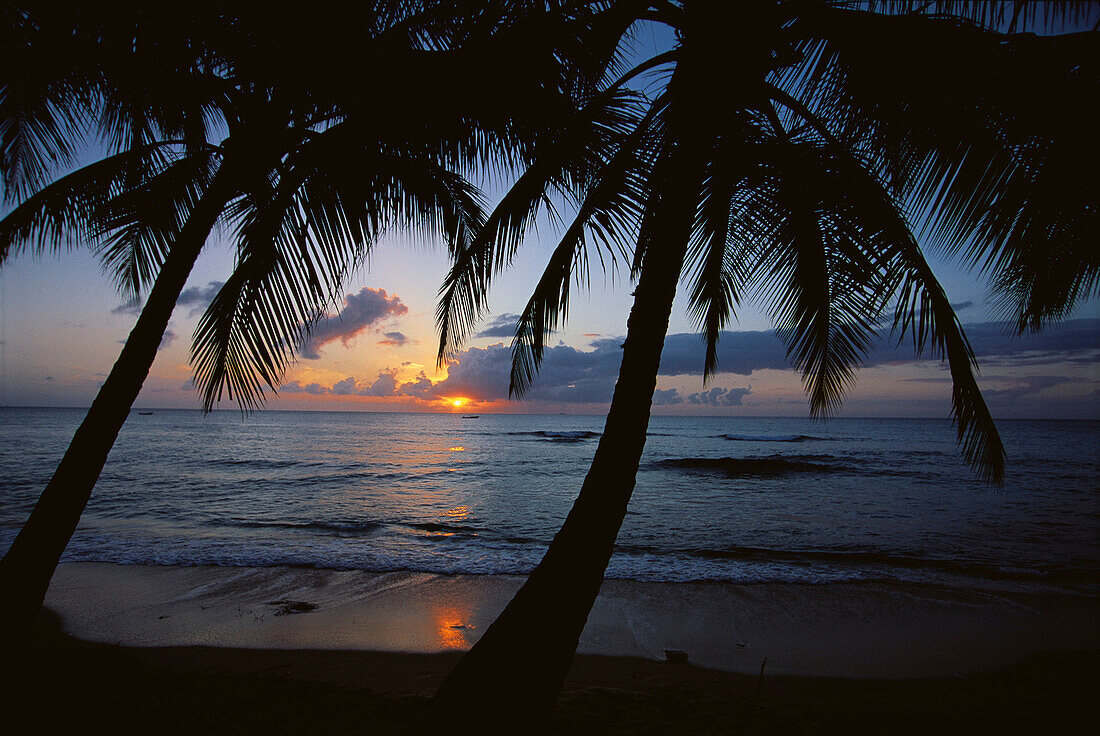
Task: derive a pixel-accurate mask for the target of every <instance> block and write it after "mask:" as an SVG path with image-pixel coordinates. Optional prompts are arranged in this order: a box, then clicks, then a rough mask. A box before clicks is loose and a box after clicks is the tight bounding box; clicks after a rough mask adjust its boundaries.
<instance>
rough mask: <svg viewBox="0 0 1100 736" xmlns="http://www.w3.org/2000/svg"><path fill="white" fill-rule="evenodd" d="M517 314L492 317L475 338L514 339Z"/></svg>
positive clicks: (517, 319)
mask: <svg viewBox="0 0 1100 736" xmlns="http://www.w3.org/2000/svg"><path fill="white" fill-rule="evenodd" d="M518 321H519V315H518V314H502V315H500V316H499V317H494V318H493V319H492V320H491V321H490V322H489V324H487V325H486V326H485V328H484V329H483V330H481V331H480V332H478V333H477V335H476V336H475V337H515V334H516V322H518Z"/></svg>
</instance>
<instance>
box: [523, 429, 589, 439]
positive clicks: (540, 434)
mask: <svg viewBox="0 0 1100 736" xmlns="http://www.w3.org/2000/svg"><path fill="white" fill-rule="evenodd" d="M508 434H510V435H520V436H526V437H537V438H539V439H543V440H548V441H550V442H583V441H584V440H590V439H592V438H594V437H599V436H600V433H599V432H590V431H588V430H583V429H582V430H576V431H564V430H563V431H551V430H547V429H540V430H536V431H534V432H509V433H508Z"/></svg>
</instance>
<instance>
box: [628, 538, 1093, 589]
mask: <svg viewBox="0 0 1100 736" xmlns="http://www.w3.org/2000/svg"><path fill="white" fill-rule="evenodd" d="M615 552H616V554H626V555H657V556H661V555H673V556H683V557H687V558H696V559H704V560H728V561H730V562H746V563H757V564H769V563H782V564H788V565H797V566H799V567H803V566H805V567H811V568H818V567H820V566H821V565H828V566H831V567H836V568H842V569H850V570H853V571H862V572H863V573H864V574H866V573H871V572H874V571H878V572H883V571H886V570H895V571H901V570H913V571H920V570H926V571H937V572H944V573H952V574H956V575H965V576H969V577H977V578H986V579H992V580H997V579H1007V580H1011V579H1046V580H1051V581H1060V582H1091V583H1096V582H1100V569H1098V568H1096V567H1091V566H1073V565H1069V564H1065V565H1030V566H1026V567H1025V566H1020V565H1013V564H1006V563H998V562H992V561H982V560H966V559H948V558H942V557H916V556H913V555H906V554H902V553H899V552H889V551H884V550H877V551H876V550H870V549H860V548H834V549H805V550H781V549H769V548H763V547H739V546H735V545H731V546H729V547H724V548H721V549H683V548H679V549H677V548H661V547H656V546H651V545H631V544H616V545H615Z"/></svg>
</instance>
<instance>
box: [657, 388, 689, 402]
mask: <svg viewBox="0 0 1100 736" xmlns="http://www.w3.org/2000/svg"><path fill="white" fill-rule="evenodd" d="M682 403H684V397H683V396H681V395H680V392H679V391H677V390H676V389H674V388H667V389H666V388H659V389H657V390H656V391H654V392H653V405H654V406H669V405H671V404H682Z"/></svg>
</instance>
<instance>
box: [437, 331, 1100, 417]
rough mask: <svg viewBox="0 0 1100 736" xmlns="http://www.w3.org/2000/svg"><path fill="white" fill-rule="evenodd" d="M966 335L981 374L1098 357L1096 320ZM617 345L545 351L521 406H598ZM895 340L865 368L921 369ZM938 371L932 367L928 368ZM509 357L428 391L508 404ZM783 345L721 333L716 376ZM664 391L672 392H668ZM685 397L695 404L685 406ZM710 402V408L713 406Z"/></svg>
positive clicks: (680, 367) (507, 352) (670, 353)
mask: <svg viewBox="0 0 1100 736" xmlns="http://www.w3.org/2000/svg"><path fill="white" fill-rule="evenodd" d="M965 329H966V333H967V336H968V338H969V340H970V343H971V345H972V346H973V347H974V350H975V352H976V354H977V355H978V359H979V362H980V363H981V365H982V366H986V365H1024V364H1027V365H1035V364H1042V363H1051V362H1067V363H1074V362H1078V363H1082V362H1090V361H1095V360H1096V359H1097V355H1098V354H1100V350H1098V349H1097V347H1096V346H1098V345H1100V319H1082V320H1073V321H1070V322H1066V323H1063V324H1061V325H1056V326H1054V327H1052V328H1051V329H1050V330H1049V331H1048V332H1047V333H1044V334H1040V335H1030V336H1025V337H1019V338H1017V337H1013V336H1012V335H1010V334H1009V333H1008V332H1007V331H1006V329H1005V327H1004V325H1002V324H999V323H992V322H987V323H981V324H972V325H967V326H966V328H965ZM622 342H623V338H621V337H615V338H606V339H602V340H596V341H594V342H593V343H592V348H593V349H592V350H590V351H580V350H576V349H574V348H571V347H569V346H565V345H556V346H552V347H547V348H546V349H545V350H544V351H543V364H542V367H541V369H540V371H539V375H538V376H536V377H535V381H534V384H533V385H532V387H531V388H530V390H529V391H528V392H527V394H526V398H529V399H531V400H536V401H552V402H558V403H606V402H609V401H610V400H611V393H612V390H613V388H614V385H615V380H616V378H617V376H618V372H619V363H620V361H621V360H622V347H621V346H622ZM896 342H897V341H896V339H884V340H880V341H879V344H878V345H877V346H876V348H875V349H874V350H872V351H871V353H870V354H869V355H868V356H867V359H866V361H865V365H866V366H868V367H870V366H876V365H887V364H894V363H904V362H912V361H928V360H929V358H928V357H927V353H926V355H925V357H923V358H918V357H916V356H915V355H914V352H913V349H912V344H911V342H909V341H908V338H907V342H906V343H903V344H902V345H901V346H896ZM704 357H705V345H704V343H703V340H702V339H701V338H700V337H699V335H697V334H694V333H679V334H673V335H669V336H668V337H667V338H666V340H665V348H664V353H663V354H662V356H661V368H660V371H659V374H660V375H662V376H684V375H686V376H699V377H701V376H702V373H703V365H704ZM936 362H937V363H938V359H937V361H936ZM511 367H512V351H511V348H510V347H506V346H505V345H504V344H503V343H498V344H496V345H490V346H488V347H485V348H470V349H468V350H466V351H465V352H463V353H462V354H461V355H460V356H459V360H458V361H457V362H456V363H454V364H452V365H451V366H450V368H449V371H448V377H447V379H446V380H445V381H443V382H441V383H438V384H436V393H437V394H438V395H442V396H470V397H477V398H479V399H483V400H487V401H493V400H499V399H506V398H507V397H508V382H509V377H510V373H511ZM789 369H790V363H789V361H788V360H787V351H786V347H785V346H784V344H783V342H782V341H781V340H780V339H779V338H778V337H776V335H775V333H773V332H770V331H744V332H723V333H721V336H720V340H719V342H718V373H719V374H732V375H742V376H749V375H752V373H754V372H755V371H759V370H783V371H786V370H789ZM668 391H674V390H673V389H668ZM750 393H751V389H744V388H731V389H721V390H720V392H719V393H715V389H711V390H709V391H706V392H699V393H697V394H692V395H689V396H688V397H686V399H685V397H683V396H680V395H679V394H677V393H661V394H659V395H660V398H659V399H655V401H659V402H663V403H666V404H671V403H677V402H676V399H677V398H679V399H680V401H681V402H683V401H685V400H686V401H687V402H688V403H696V404H699V405H709V406H740V405H742V404H741V401H742V400H743V399H744V397H745V396H748V395H749V394H750ZM691 396H694V397H695V400H694V401H692V398H691ZM716 402H717V403H716Z"/></svg>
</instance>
